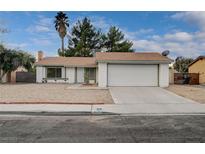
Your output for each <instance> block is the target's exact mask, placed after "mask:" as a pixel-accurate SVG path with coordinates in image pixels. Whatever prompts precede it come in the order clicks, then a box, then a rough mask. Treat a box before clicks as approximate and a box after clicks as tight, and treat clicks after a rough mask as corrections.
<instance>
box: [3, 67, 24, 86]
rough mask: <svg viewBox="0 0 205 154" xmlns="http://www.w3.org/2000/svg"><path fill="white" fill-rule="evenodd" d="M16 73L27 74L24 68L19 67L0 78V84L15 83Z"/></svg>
mask: <svg viewBox="0 0 205 154" xmlns="http://www.w3.org/2000/svg"><path fill="white" fill-rule="evenodd" d="M17 72H27V70H26V69H25V68H24V67H22V66H20V67H18V68H17V69H16V70H15V71H12V72H9V73H6V74H5V75H4V76H3V78H2V82H3V83H7V82H8V83H16V73H17ZM0 73H1V74H2V73H3V71H2V70H1V71H0Z"/></svg>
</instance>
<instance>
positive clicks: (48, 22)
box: [26, 16, 54, 33]
mask: <svg viewBox="0 0 205 154" xmlns="http://www.w3.org/2000/svg"><path fill="white" fill-rule="evenodd" d="M26 31H27V32H30V33H46V32H53V31H54V28H53V18H47V17H43V16H39V19H38V20H37V21H36V22H35V23H34V25H31V26H29V27H28V28H27V29H26Z"/></svg>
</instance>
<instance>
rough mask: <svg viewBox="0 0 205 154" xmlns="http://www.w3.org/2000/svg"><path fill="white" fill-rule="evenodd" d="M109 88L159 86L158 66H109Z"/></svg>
mask: <svg viewBox="0 0 205 154" xmlns="http://www.w3.org/2000/svg"><path fill="white" fill-rule="evenodd" d="M107 69H108V72H107V80H108V81H107V85H108V86H158V82H159V81H158V70H159V69H158V65H136V64H107Z"/></svg>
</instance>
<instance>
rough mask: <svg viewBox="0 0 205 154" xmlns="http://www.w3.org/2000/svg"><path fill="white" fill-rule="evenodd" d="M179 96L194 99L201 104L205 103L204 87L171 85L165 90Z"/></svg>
mask: <svg viewBox="0 0 205 154" xmlns="http://www.w3.org/2000/svg"><path fill="white" fill-rule="evenodd" d="M165 89H167V90H169V91H171V92H174V93H175V94H177V95H180V96H183V97H186V98H189V99H192V100H194V101H197V102H199V103H205V88H204V87H203V86H200V85H198V86H192V85H170V86H169V87H168V88H165Z"/></svg>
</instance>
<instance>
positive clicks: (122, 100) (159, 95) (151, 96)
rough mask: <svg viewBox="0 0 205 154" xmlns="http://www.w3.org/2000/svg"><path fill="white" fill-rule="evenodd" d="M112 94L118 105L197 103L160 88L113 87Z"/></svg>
mask: <svg viewBox="0 0 205 154" xmlns="http://www.w3.org/2000/svg"><path fill="white" fill-rule="evenodd" d="M110 92H111V95H112V97H113V99H114V101H115V103H117V104H136V103H143V104H159V103H163V104H165V103H166V104H167V103H177V104H179V103H196V102H194V101H192V100H189V99H185V98H183V97H180V96H178V95H176V94H174V93H172V92H169V91H167V90H165V89H163V88H160V87H111V88H110Z"/></svg>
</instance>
